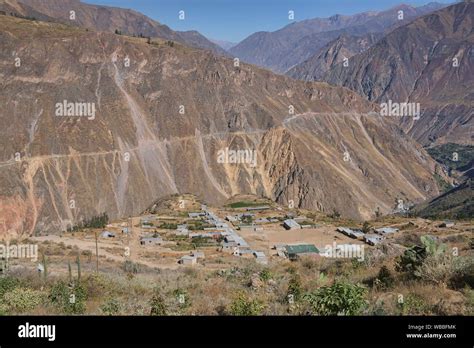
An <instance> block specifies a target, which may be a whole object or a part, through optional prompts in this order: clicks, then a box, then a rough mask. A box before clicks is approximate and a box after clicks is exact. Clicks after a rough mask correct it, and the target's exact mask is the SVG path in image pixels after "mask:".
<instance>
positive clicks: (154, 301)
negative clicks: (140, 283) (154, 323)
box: [150, 289, 166, 315]
mask: <svg viewBox="0 0 474 348" xmlns="http://www.w3.org/2000/svg"><path fill="white" fill-rule="evenodd" d="M150 307H151V309H150V315H166V304H165V301H164V299H163V297H162V296H161V294H160V292H159V290H158V289H155V290H154V294H153V296H152V298H151V300H150Z"/></svg>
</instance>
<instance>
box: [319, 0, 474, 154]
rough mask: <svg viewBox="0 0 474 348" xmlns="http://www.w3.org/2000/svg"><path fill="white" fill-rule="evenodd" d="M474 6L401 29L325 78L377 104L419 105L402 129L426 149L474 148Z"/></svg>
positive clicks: (439, 13) (436, 14) (431, 16)
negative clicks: (418, 112)
mask: <svg viewBox="0 0 474 348" xmlns="http://www.w3.org/2000/svg"><path fill="white" fill-rule="evenodd" d="M473 28H474V3H472V2H460V3H457V4H455V5H452V6H449V7H447V8H443V9H441V10H438V11H435V12H433V13H430V14H428V15H425V16H423V17H421V18H418V19H416V20H414V21H413V22H411V23H409V24H407V25H405V26H402V27H400V28H397V29H395V30H393V31H392V32H390V33H389V34H387V35H386V36H384V37H383V38H382V39H381V40H379V41H378V42H377V43H376V44H375V45H373V46H372V47H370V48H369V49H367V50H365V51H364V52H362V53H360V54H357V55H354V56H353V57H352V58H350V59H349V61H348V64H347V65H348V66H344V65H343V64H341V63H338V64H337V65H336V66H334V67H333V68H331V69H330V70H329V71H327V72H326V73H325V75H324V76H323V78H322V80H324V81H327V82H329V83H331V84H333V85H340V86H344V87H347V88H350V89H352V90H354V91H356V92H357V93H359V94H360V95H363V96H365V97H366V98H367V99H368V100H370V101H374V102H376V103H386V102H388V101H392V102H395V103H403V102H409V103H410V102H414V103H419V104H420V108H421V117H420V119H415V118H413V117H401V118H399V123H400V125H401V127H402V128H403V129H404V130H405V131H406V132H407V133H408V134H409V135H410V136H412V137H413V138H414V139H415V140H417V141H418V142H420V143H421V144H423V145H425V146H431V145H436V144H443V143H448V142H452V143H460V144H471V143H472V141H473V138H472V136H473V130H474V102H473V101H474V68H473V66H474V29H473Z"/></svg>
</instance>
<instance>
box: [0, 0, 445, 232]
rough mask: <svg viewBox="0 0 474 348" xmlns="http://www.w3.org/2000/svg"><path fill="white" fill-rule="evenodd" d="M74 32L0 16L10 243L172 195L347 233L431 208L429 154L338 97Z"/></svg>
mask: <svg viewBox="0 0 474 348" xmlns="http://www.w3.org/2000/svg"><path fill="white" fill-rule="evenodd" d="M4 3H6V2H4ZM8 3H10V4H11V3H12V2H11V1H10V0H8ZM49 15H54V14H53V13H52V12H49V14H48V16H49ZM127 15H128V12H127ZM122 23H130V22H129V20H127V19H123V22H122ZM84 26H85V27H86V28H85V27H84ZM84 26H82V25H81V26H77V25H76V26H74V25H65V24H61V23H58V20H54V21H52V22H51V21H50V22H46V21H38V20H31V19H23V18H16V17H14V16H7V15H0V77H1V78H0V87H1V89H2V94H1V95H0V101H1V103H2V105H4V107H3V108H2V109H1V110H0V125H1V128H0V142H1V147H0V148H1V153H0V182H1V185H0V197H1V199H0V205H1V207H0V208H1V209H0V220H1V221H2V222H3V224H2V226H3V228H4V229H5V233H6V234H18V233H23V234H33V233H38V232H42V231H58V230H60V229H63V228H64V227H65V224H66V225H67V224H77V223H78V222H80V221H83V220H85V219H89V218H91V217H93V216H98V215H100V214H102V213H104V212H105V213H107V214H108V216H109V217H110V218H112V219H114V218H119V217H127V216H129V215H131V214H136V213H140V212H142V211H143V210H145V209H146V208H147V207H148V206H149V205H150V204H151V203H153V202H154V201H156V199H158V198H160V197H165V196H169V195H172V194H176V193H193V194H196V195H198V196H199V197H201V198H202V199H203V200H205V201H208V202H210V203H220V202H223V201H225V200H227V199H228V198H229V197H232V196H233V195H236V194H239V193H252V194H256V195H259V196H264V197H268V198H271V199H272V200H274V201H277V202H279V203H282V204H294V206H295V207H302V208H308V209H315V210H319V211H322V212H328V213H330V212H333V211H338V212H339V213H340V214H341V215H343V216H348V217H352V218H356V219H367V218H370V217H373V216H374V214H375V212H376V211H380V212H382V213H388V212H391V211H392V209H393V207H394V205H395V204H396V202H398V201H399V200H400V199H401V200H402V201H404V202H406V203H407V204H408V203H409V202H417V201H423V200H426V199H427V198H430V197H434V196H435V195H437V194H438V193H439V189H438V186H437V183H436V180H435V179H434V174H435V173H436V171H437V169H436V168H437V165H436V163H435V162H434V161H433V160H432V159H431V157H430V156H429V155H428V154H427V153H426V152H425V150H424V149H423V148H422V147H421V146H420V145H419V144H417V143H416V142H414V141H413V140H412V139H410V138H409V137H408V136H406V135H405V134H404V133H403V132H402V131H401V130H400V128H399V127H398V126H397V125H396V123H395V122H394V121H393V120H392V119H390V118H384V117H381V116H380V115H379V112H378V106H377V105H376V104H373V103H372V102H370V101H368V100H366V99H365V98H363V97H361V96H359V95H357V94H356V93H355V92H353V91H350V90H349V89H346V88H344V87H335V86H330V85H328V84H327V83H324V82H305V81H297V80H294V79H291V78H290V77H286V76H282V75H277V74H274V73H272V72H270V71H268V70H265V69H261V68H258V67H255V66H252V65H247V64H243V63H242V64H241V65H240V66H235V64H234V60H233V59H230V58H226V57H222V56H218V55H215V54H213V53H212V52H211V51H209V50H206V49H199V48H194V47H190V45H189V46H188V45H185V44H181V43H179V42H174V41H170V40H169V38H168V37H165V38H154V39H152V40H149V39H147V38H139V37H131V36H126V35H116V34H114V33H112V32H110V31H112V29H113V28H114V27H117V26H118V25H117V23H115V24H114V25H110V24H108V25H107V28H109V29H110V30H100V31H99V30H92V29H91V28H90V27H89V25H84ZM103 29H104V28H103ZM122 29H123V30H124V31H125V27H122ZM122 29H121V30H122ZM84 116H85V117H84ZM222 151H227V152H226V153H229V151H247V152H248V153H251V154H252V155H254V156H255V158H256V161H255V162H253V163H236V162H235V161H232V160H231V159H228V160H227V161H224V162H222V161H219V154H221V153H222Z"/></svg>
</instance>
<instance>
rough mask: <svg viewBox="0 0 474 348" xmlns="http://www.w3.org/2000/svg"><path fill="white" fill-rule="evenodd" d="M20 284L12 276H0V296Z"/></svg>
mask: <svg viewBox="0 0 474 348" xmlns="http://www.w3.org/2000/svg"><path fill="white" fill-rule="evenodd" d="M19 285H20V281H19V280H18V279H17V278H14V277H12V276H4V277H0V298H2V297H3V295H5V294H6V293H7V292H9V291H11V290H13V289H14V288H16V287H17V286H19Z"/></svg>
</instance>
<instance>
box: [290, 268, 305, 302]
mask: <svg viewBox="0 0 474 348" xmlns="http://www.w3.org/2000/svg"><path fill="white" fill-rule="evenodd" d="M302 292H303V290H302V286H301V278H300V276H299V274H298V273H293V274H292V276H291V278H290V281H289V283H288V291H287V293H286V295H287V298H290V296H291V297H292V298H293V300H294V301H295V302H296V301H299V300H300V299H301V294H302Z"/></svg>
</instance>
